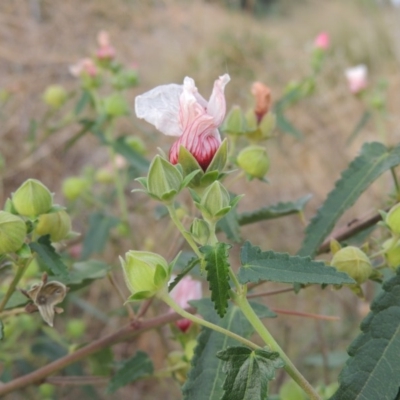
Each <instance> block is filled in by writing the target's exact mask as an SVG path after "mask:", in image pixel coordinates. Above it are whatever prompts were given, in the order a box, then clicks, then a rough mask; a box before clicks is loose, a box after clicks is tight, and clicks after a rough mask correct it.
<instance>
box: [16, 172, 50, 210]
mask: <svg viewBox="0 0 400 400" xmlns="http://www.w3.org/2000/svg"><path fill="white" fill-rule="evenodd" d="M12 203H13V206H14V208H15V210H16V211H17V213H18V214H20V215H23V216H25V217H36V216H38V215H40V214H44V213H46V212H47V211H49V210H50V208H51V207H52V205H53V196H52V194H51V193H50V191H49V189H47V187H46V186H44V185H43V183H41V182H40V181H38V180H36V179H28V180H27V181H25V182H24V183H23V184H22V185H21V186H20V187H19V188H18V189H17V191H16V192H15V193H14V194H13V195H12Z"/></svg>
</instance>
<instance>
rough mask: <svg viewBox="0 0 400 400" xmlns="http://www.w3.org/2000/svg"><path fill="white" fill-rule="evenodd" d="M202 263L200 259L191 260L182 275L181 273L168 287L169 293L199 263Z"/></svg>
mask: <svg viewBox="0 0 400 400" xmlns="http://www.w3.org/2000/svg"><path fill="white" fill-rule="evenodd" d="M199 262H200V259H199V258H197V257H193V258H191V259H190V260H189V262H188V264H187V265H186V267H185V268H184V269H183V270H182V272H181V273H179V274H178V275H177V276H176V278H175V279H174V280H173V281H172V282H171V283H170V284H169V285H168V292H170V291H171V290H172V289H173V288H174V287H175V286H176V285H177V284H178V283H179V282H180V280H181V279H182V278H183V277H184V276H185V275H186V274H187V273H189V272H190V271H191V270H192V269H193V268H194V267H195V266H196V265H197V264H198V263H199Z"/></svg>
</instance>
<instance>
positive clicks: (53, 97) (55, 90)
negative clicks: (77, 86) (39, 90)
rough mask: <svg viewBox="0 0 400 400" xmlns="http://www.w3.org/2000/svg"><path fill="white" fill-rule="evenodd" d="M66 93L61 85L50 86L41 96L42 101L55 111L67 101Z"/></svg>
mask: <svg viewBox="0 0 400 400" xmlns="http://www.w3.org/2000/svg"><path fill="white" fill-rule="evenodd" d="M67 97H68V94H67V91H66V90H65V89H64V88H63V87H62V86H61V85H50V86H49V87H48V88H47V89H46V90H45V92H44V94H43V101H44V102H45V103H46V104H47V105H48V106H50V107H52V108H54V109H55V110H57V109H58V108H60V107H61V106H62V105H63V104H64V103H65V101H66V100H67Z"/></svg>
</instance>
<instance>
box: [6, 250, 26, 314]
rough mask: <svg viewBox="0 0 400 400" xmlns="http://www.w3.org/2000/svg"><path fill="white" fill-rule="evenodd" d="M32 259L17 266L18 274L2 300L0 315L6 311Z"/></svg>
mask: <svg viewBox="0 0 400 400" xmlns="http://www.w3.org/2000/svg"><path fill="white" fill-rule="evenodd" d="M32 259H33V257H30V258H28V259H24V260H23V262H21V264H16V266H17V272H16V274H15V276H14V279H13V280H12V281H11V283H10V286H9V287H8V289H7V292H6V294H5V295H4V297H3V299H2V300H1V303H0V313H1V312H2V311H3V310H4V308H5V306H6V305H7V302H8V300H10V297H11V296H12V294H13V293H14V291H15V288H16V287H17V285H18V282H19V281H20V280H21V278H22V276H23V275H24V273H25V271H26V268H27V267H28V265H29V264H30V262H31V261H32ZM14 265H15V264H14Z"/></svg>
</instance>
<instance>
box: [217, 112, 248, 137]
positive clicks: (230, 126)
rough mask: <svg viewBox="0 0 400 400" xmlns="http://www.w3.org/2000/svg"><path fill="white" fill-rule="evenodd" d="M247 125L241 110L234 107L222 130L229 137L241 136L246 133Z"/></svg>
mask: <svg viewBox="0 0 400 400" xmlns="http://www.w3.org/2000/svg"><path fill="white" fill-rule="evenodd" d="M245 124H246V122H245V119H244V115H243V112H242V110H241V108H240V107H238V106H234V107H232V109H231V110H230V111H229V114H228V115H227V117H226V119H225V122H224V124H223V126H222V129H221V130H222V131H223V132H225V133H227V134H228V135H240V134H242V133H243V132H244V131H245Z"/></svg>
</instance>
